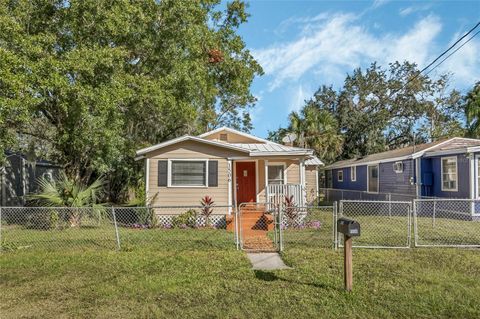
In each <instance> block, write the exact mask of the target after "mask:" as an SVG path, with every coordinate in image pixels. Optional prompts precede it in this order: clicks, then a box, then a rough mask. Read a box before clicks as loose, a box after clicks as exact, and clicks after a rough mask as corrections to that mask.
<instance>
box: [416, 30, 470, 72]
mask: <svg viewBox="0 0 480 319" xmlns="http://www.w3.org/2000/svg"><path fill="white" fill-rule="evenodd" d="M479 25H480V22H478V23H477V24H476V25H475V26H474V27H473V28H471V29H470V30H469V31H468V32H467V33H465V34H464V35H463V36H462V37H460V38H459V39H458V40H457V41H455V43H454V44H452V45H451V46H450V47H449V48H448V49H446V50H445V51H443V52H442V54H440V55H439V56H438V57H437V58H436V59H435V60H433V61H432V62H431V63H430V64H429V65H427V66H426V67H424V68H423V69H422V70H421V71H420V73H423V72H424V71H425V70H426V69H428V68H429V67H431V66H432V65H433V64H435V62H437V61H438V60H439V59H440V58H441V57H442V56H444V55H445V54H447V52H448V51H450V50H451V49H453V48H454V47H455V46H456V45H457V44H458V43H459V42H460V41H462V40H463V39H465V38H466V37H467V36H468V35H469V34H470V33H472V32H473V30H475V29H476V28H478V26H479ZM477 34H478V32H477V33H476V34H475V35H477ZM475 35H474V36H475ZM472 38H473V37H472ZM472 38H470V40H471V39H472ZM470 40H469V41H470ZM467 42H468V41H467ZM462 46H463V45H462ZM456 51H458V50H456ZM456 51H455V52H456ZM455 52H453V53H455ZM447 58H448V57H447Z"/></svg>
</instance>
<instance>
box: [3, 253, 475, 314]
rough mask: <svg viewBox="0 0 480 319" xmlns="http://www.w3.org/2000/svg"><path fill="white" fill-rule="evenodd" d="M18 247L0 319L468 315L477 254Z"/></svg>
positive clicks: (7, 258) (8, 267) (6, 267)
mask: <svg viewBox="0 0 480 319" xmlns="http://www.w3.org/2000/svg"><path fill="white" fill-rule="evenodd" d="M150 248H153V247H150V246H148V245H147V246H146V247H145V249H134V250H132V251H120V252H115V251H108V250H103V251H99V250H89V251H75V250H70V251H57V252H50V253H37V252H35V251H31V250H30V251H29V250H21V251H17V252H13V253H12V252H10V253H3V254H2V255H1V256H0V291H1V294H0V315H1V317H2V318H19V317H29V318H59V317H69V318H72V317H75V318H82V317H83V318H170V317H178V318H292V317H296V318H414V317H415V318H478V317H479V316H480V300H479V294H480V281H479V280H478V278H480V252H479V251H478V250H460V249H430V248H429V249H416V250H360V249H357V250H355V251H354V291H353V293H346V292H344V291H343V290H342V284H343V283H342V254H341V251H339V252H335V251H333V250H331V249H325V248H314V249H312V248H305V249H296V248H292V249H289V250H288V251H287V252H285V253H284V254H283V257H284V259H285V261H286V262H287V263H288V264H289V265H291V266H292V267H294V269H292V270H283V271H274V272H264V271H253V270H252V269H251V268H250V264H249V262H248V260H247V258H246V256H245V254H244V253H243V252H241V251H236V250H231V249H213V250H206V249H204V250H197V251H195V250H183V249H178V250H169V251H163V250H158V249H150Z"/></svg>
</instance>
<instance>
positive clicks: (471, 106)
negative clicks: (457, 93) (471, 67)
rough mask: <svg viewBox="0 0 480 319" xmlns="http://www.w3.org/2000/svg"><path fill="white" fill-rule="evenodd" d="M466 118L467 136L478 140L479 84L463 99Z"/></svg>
mask: <svg viewBox="0 0 480 319" xmlns="http://www.w3.org/2000/svg"><path fill="white" fill-rule="evenodd" d="M463 102H464V108H465V115H466V117H467V135H468V136H469V137H473V138H480V82H477V83H476V84H475V86H474V87H473V88H472V89H471V90H470V92H468V93H467V95H466V96H465V97H464V99H463Z"/></svg>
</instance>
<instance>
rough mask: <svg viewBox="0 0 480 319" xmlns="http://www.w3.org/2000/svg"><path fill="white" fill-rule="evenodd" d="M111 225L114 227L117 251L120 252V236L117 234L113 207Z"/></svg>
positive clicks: (113, 208)
mask: <svg viewBox="0 0 480 319" xmlns="http://www.w3.org/2000/svg"><path fill="white" fill-rule="evenodd" d="M112 216H113V224H114V225H115V237H116V239H117V250H120V234H119V233H118V225H117V217H116V216H115V207H113V206H112Z"/></svg>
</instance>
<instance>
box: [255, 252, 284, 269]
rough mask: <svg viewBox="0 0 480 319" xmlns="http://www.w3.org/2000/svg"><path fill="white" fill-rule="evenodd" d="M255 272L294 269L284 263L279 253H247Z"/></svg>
mask: <svg viewBox="0 0 480 319" xmlns="http://www.w3.org/2000/svg"><path fill="white" fill-rule="evenodd" d="M247 257H248V259H250V262H251V263H252V268H253V269H255V270H277V269H292V268H291V267H288V266H287V265H285V263H284V262H283V260H282V258H280V255H279V254H278V253H247Z"/></svg>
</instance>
